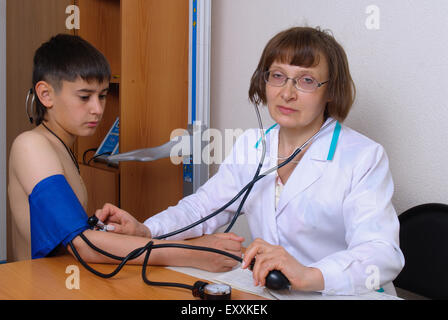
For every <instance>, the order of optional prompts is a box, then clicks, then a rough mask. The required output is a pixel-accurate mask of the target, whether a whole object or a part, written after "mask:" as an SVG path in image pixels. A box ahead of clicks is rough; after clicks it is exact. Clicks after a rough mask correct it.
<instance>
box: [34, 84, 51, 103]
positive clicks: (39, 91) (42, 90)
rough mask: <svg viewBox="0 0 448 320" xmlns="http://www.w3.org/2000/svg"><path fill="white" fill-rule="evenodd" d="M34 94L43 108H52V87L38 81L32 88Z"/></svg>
mask: <svg viewBox="0 0 448 320" xmlns="http://www.w3.org/2000/svg"><path fill="white" fill-rule="evenodd" d="M34 90H35V93H36V95H37V97H38V98H39V101H40V102H41V103H42V105H43V106H44V107H47V108H51V107H53V104H54V102H53V93H54V89H53V87H52V86H51V85H50V84H49V83H48V82H46V81H39V82H38V83H36V86H35V87H34Z"/></svg>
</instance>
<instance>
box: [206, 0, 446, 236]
mask: <svg viewBox="0 0 448 320" xmlns="http://www.w3.org/2000/svg"><path fill="white" fill-rule="evenodd" d="M369 5H375V6H377V8H379V10H380V16H379V17H380V20H379V23H380V24H379V29H378V30H369V29H368V28H367V27H366V20H367V19H368V18H369V17H370V14H367V13H366V8H367V7H368V6H369ZM212 10H213V11H212V65H211V111H210V112H211V127H213V128H218V129H222V130H223V129H225V128H243V129H246V128H249V127H257V121H256V116H255V113H254V111H253V107H252V106H251V105H250V104H249V102H248V98H247V91H248V87H249V81H250V77H251V75H252V73H253V71H254V70H255V67H256V65H257V63H258V59H259V57H260V55H261V52H262V50H263V48H264V46H265V44H266V43H267V41H268V40H269V39H270V38H271V37H272V36H274V35H275V34H276V33H277V32H279V31H281V30H283V29H286V28H288V27H292V26H297V25H304V24H306V25H308V26H313V27H315V26H320V27H321V28H323V29H330V30H332V31H333V34H334V36H335V38H336V39H337V40H338V41H339V42H340V43H341V44H342V45H343V47H344V48H345V50H346V53H347V55H348V58H349V63H350V67H351V72H352V76H353V78H354V81H355V84H356V86H357V100H356V103H355V105H354V107H353V109H352V112H351V113H350V115H349V117H348V119H347V120H346V122H345V124H346V125H348V126H350V127H352V128H353V129H355V130H357V131H359V132H361V133H363V134H365V135H367V136H369V137H370V138H372V139H373V140H375V141H377V142H379V143H381V144H382V145H383V146H384V147H385V148H386V151H387V153H388V155H389V159H390V168H391V171H392V174H393V177H394V181H395V195H394V198H393V203H394V205H395V208H396V210H397V212H398V213H401V212H403V211H404V210H406V209H408V208H410V207H412V206H415V205H417V204H421V203H426V202H442V203H448V165H447V164H448V162H447V159H448V135H447V130H446V128H447V123H448V103H447V99H446V97H445V93H446V91H447V88H448V76H447V75H448V40H447V39H448V38H447V35H446V33H447V32H448V1H446V0H431V1H421V0H368V1H364V0H343V1H342V0H339V1H335V0H314V1H305V0H275V1H274V0H224V1H222V0H218V1H214V2H213V7H212ZM370 13H371V12H370ZM235 114H238V117H235V116H234V115H235ZM264 122H265V123H264V126H265V127H267V126H268V125H269V124H270V123H272V121H271V120H270V119H269V115H268V114H267V113H265V115H264ZM215 169H216V168H215ZM243 224H244V226H243V227H242V229H241V230H242V231H241V232H245V231H247V227H246V226H245V222H244V223H243ZM236 230H238V229H236Z"/></svg>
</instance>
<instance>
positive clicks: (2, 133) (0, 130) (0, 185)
mask: <svg viewBox="0 0 448 320" xmlns="http://www.w3.org/2000/svg"><path fill="white" fill-rule="evenodd" d="M6 193H7V187H6V0H0V261H1V262H5V260H6V248H7V246H6V239H7V238H6V206H7V204H6Z"/></svg>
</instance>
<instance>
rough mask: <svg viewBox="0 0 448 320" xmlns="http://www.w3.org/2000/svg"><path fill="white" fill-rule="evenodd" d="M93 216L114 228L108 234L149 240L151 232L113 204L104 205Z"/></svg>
mask: <svg viewBox="0 0 448 320" xmlns="http://www.w3.org/2000/svg"><path fill="white" fill-rule="evenodd" d="M95 216H96V217H97V218H98V219H99V220H101V221H102V222H104V224H107V225H110V226H113V227H114V228H115V229H114V230H113V231H109V232H115V233H121V234H127V235H132V236H139V237H145V238H151V232H150V231H149V229H148V228H147V227H146V226H145V225H144V224H142V223H140V222H138V221H137V220H136V219H135V218H134V217H133V216H132V215H131V214H130V213H128V212H126V211H124V210H122V209H120V208H118V207H116V206H114V205H113V204H110V203H106V204H105V205H104V206H103V208H102V209H98V210H97V211H96V212H95Z"/></svg>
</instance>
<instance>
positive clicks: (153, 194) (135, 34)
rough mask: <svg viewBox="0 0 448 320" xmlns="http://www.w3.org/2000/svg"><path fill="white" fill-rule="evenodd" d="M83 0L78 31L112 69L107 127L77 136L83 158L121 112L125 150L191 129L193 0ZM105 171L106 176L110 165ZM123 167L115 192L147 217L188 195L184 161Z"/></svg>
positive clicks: (132, 209) (125, 204)
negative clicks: (190, 45)
mask: <svg viewBox="0 0 448 320" xmlns="http://www.w3.org/2000/svg"><path fill="white" fill-rule="evenodd" d="M76 3H77V5H78V6H79V9H80V17H81V19H80V20H81V21H80V22H81V24H80V26H81V27H80V29H79V30H78V31H77V33H78V34H79V35H80V36H81V37H83V38H85V39H86V40H88V41H89V42H91V43H92V44H93V45H95V46H96V47H97V48H98V49H99V50H101V51H102V52H103V53H104V55H105V56H106V58H107V59H108V60H109V63H110V65H111V69H112V75H113V80H112V84H111V90H110V94H109V96H108V98H107V107H106V112H105V115H104V118H103V121H102V123H101V126H100V127H99V128H98V132H97V133H96V134H95V136H92V137H88V138H86V137H83V138H80V139H78V144H77V148H76V151H77V154H78V160H81V158H82V154H83V153H84V151H85V150H87V149H89V148H93V147H98V146H99V144H100V143H101V140H102V139H103V138H104V136H105V134H106V133H107V131H108V130H109V128H110V127H111V125H112V124H113V122H114V121H115V119H116V117H118V116H119V117H120V152H128V151H131V150H135V149H141V148H147V147H155V146H158V145H161V144H163V143H165V142H167V141H168V140H169V138H170V134H171V132H172V131H173V130H174V129H177V128H187V122H188V45H189V29H188V28H189V24H188V16H189V12H188V10H189V3H188V0H169V1H160V0H121V1H120V0H78V1H76ZM93 166H94V167H97V165H93ZM98 170H99V171H98V174H101V171H100V170H103V169H101V166H99V167H98ZM116 172H117V175H118V176H119V178H118V179H117V181H119V186H117V189H119V196H118V199H117V198H116V197H115V194H111V195H110V197H111V199H116V200H117V201H118V203H116V204H119V206H120V207H121V208H122V209H124V210H126V211H128V212H130V213H132V214H133V215H134V216H135V217H136V218H137V219H138V220H140V221H144V220H145V219H146V218H148V217H149V216H151V215H153V214H155V213H157V212H159V211H161V210H164V209H165V208H167V207H168V206H170V205H174V204H176V203H177V202H178V201H179V200H180V198H181V197H182V166H180V165H174V164H172V163H171V161H170V159H161V160H157V161H154V162H145V163H141V162H123V163H121V164H120V166H119V168H118V169H117V170H116ZM94 176H95V175H94V173H92V179H94V178H93V177H94ZM87 183H89V182H87ZM98 187H99V186H98ZM94 189H96V187H95V188H94ZM96 192H99V190H96V191H95V193H96ZM89 201H90V199H89ZM110 202H112V200H111V201H110Z"/></svg>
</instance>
